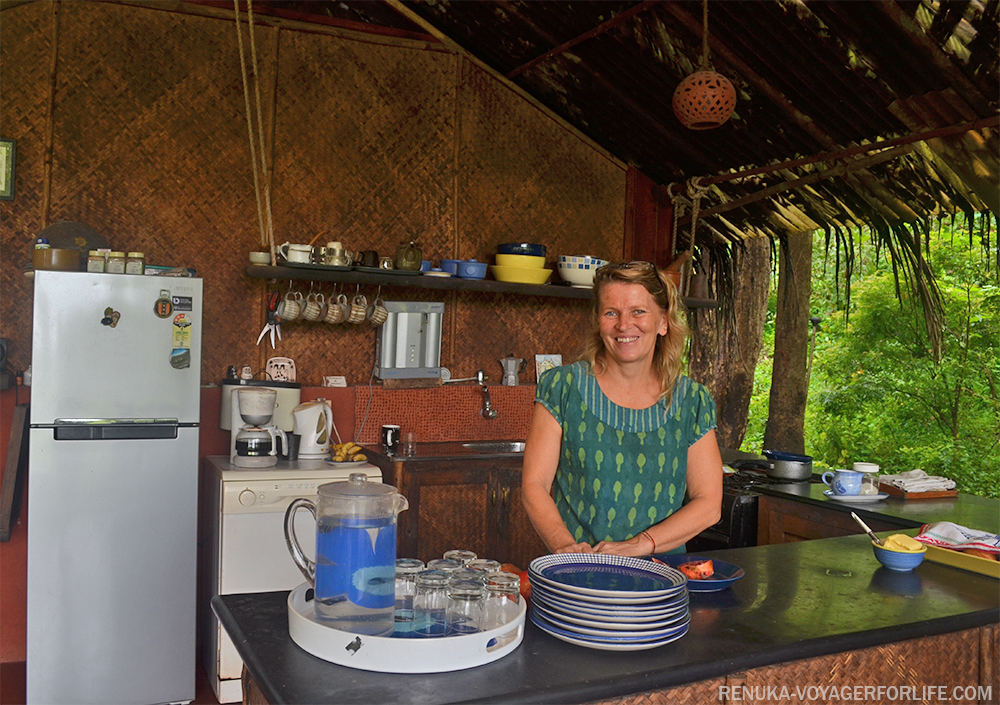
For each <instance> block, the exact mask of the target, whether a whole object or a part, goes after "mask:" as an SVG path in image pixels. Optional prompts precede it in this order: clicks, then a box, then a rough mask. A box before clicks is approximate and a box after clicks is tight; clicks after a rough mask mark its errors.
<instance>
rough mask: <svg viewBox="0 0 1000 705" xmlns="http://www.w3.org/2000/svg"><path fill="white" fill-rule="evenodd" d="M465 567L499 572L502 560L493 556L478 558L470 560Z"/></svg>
mask: <svg viewBox="0 0 1000 705" xmlns="http://www.w3.org/2000/svg"><path fill="white" fill-rule="evenodd" d="M465 567H466V568H472V569H473V570H481V571H483V572H484V573H499V572H500V561H495V560H492V559H491V558H477V559H476V560H474V561H469V562H468V564H467V565H466V566H465Z"/></svg>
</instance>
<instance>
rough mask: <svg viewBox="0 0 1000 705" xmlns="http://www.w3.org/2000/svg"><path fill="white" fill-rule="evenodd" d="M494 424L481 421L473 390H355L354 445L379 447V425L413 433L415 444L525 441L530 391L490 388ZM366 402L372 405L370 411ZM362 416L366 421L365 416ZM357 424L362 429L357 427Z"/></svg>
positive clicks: (524, 387) (478, 398)
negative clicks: (415, 433) (355, 427)
mask: <svg viewBox="0 0 1000 705" xmlns="http://www.w3.org/2000/svg"><path fill="white" fill-rule="evenodd" d="M489 390H490V403H491V405H492V406H493V408H494V409H496V410H497V417H496V418H495V419H484V418H483V417H482V416H481V415H480V413H479V412H480V410H481V409H482V408H483V393H482V391H481V388H480V387H479V386H478V385H455V386H451V385H446V386H443V387H432V388H428V389H384V388H383V387H380V386H373V387H371V393H370V394H369V388H368V387H364V386H358V387H354V391H355V397H354V418H355V423H356V424H357V428H358V429H359V432H358V434H357V435H358V438H357V441H358V442H359V443H376V442H378V441H379V437H380V433H381V428H382V424H390V423H391V424H399V426H401V427H402V429H403V431H409V430H412V431H416V432H417V442H424V443H430V442H436V441H475V440H524V439H525V438H526V437H527V435H528V425H529V424H530V423H531V412H532V405H533V400H534V398H535V386H534V385H521V386H517V387H504V386H502V385H495V386H490V387H489ZM369 398H370V399H371V403H370V405H369ZM366 411H367V421H366V420H365V418H366V417H365V414H366ZM362 423H363V424H364V428H362V427H361V425H362Z"/></svg>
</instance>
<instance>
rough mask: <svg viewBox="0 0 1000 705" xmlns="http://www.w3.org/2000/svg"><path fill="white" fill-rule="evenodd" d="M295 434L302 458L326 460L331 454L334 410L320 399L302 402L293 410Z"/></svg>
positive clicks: (328, 403) (293, 430)
mask: <svg viewBox="0 0 1000 705" xmlns="http://www.w3.org/2000/svg"><path fill="white" fill-rule="evenodd" d="M292 420H293V422H294V426H293V428H292V432H293V433H297V434H298V435H300V436H302V438H301V440H300V441H299V457H300V458H324V457H326V456H328V455H329V454H330V434H331V433H333V409H331V408H330V402H328V401H327V400H326V399H323V398H322V397H320V398H319V399H316V400H314V401H306V402H302V403H301V404H299V405H298V406H296V407H295V408H294V409H292Z"/></svg>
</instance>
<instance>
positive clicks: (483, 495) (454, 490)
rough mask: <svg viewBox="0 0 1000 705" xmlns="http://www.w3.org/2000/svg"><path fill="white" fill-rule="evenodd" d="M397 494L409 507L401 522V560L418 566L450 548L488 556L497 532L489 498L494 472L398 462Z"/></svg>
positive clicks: (447, 463) (464, 465) (459, 465)
mask: <svg viewBox="0 0 1000 705" xmlns="http://www.w3.org/2000/svg"><path fill="white" fill-rule="evenodd" d="M402 468H403V470H402V483H401V484H402V487H401V488H400V489H401V492H402V494H403V495H404V496H405V497H406V498H407V500H408V501H409V502H410V508H409V509H408V510H407V511H406V512H404V514H407V515H408V516H406V517H405V519H403V515H402V514H401V515H400V517H401V522H400V539H399V545H400V556H401V557H406V558H419V559H420V560H422V561H425V562H426V561H428V560H432V559H434V558H441V557H442V556H443V555H444V552H445V551H448V550H451V549H453V548H459V549H464V550H468V551H474V552H475V553H477V554H478V555H482V556H488V555H490V550H491V549H492V547H493V546H492V538H491V537H492V536H493V535H494V534H495V533H496V513H495V512H494V511H491V507H490V503H489V497H490V489H491V486H492V485H493V482H492V477H493V472H492V471H491V469H490V468H488V467H475V466H472V467H470V466H469V464H468V463H458V462H452V461H445V462H440V461H438V462H435V463H434V464H433V469H431V467H430V463H420V462H413V463H410V462H406V463H402Z"/></svg>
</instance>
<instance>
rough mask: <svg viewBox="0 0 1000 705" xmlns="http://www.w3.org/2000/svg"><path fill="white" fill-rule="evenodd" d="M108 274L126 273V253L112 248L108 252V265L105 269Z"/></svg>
mask: <svg viewBox="0 0 1000 705" xmlns="http://www.w3.org/2000/svg"><path fill="white" fill-rule="evenodd" d="M105 271H106V272H107V273H108V274H124V273H125V253H124V252H120V251H118V250H112V251H111V252H109V253H108V265H107V267H106V269H105Z"/></svg>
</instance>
